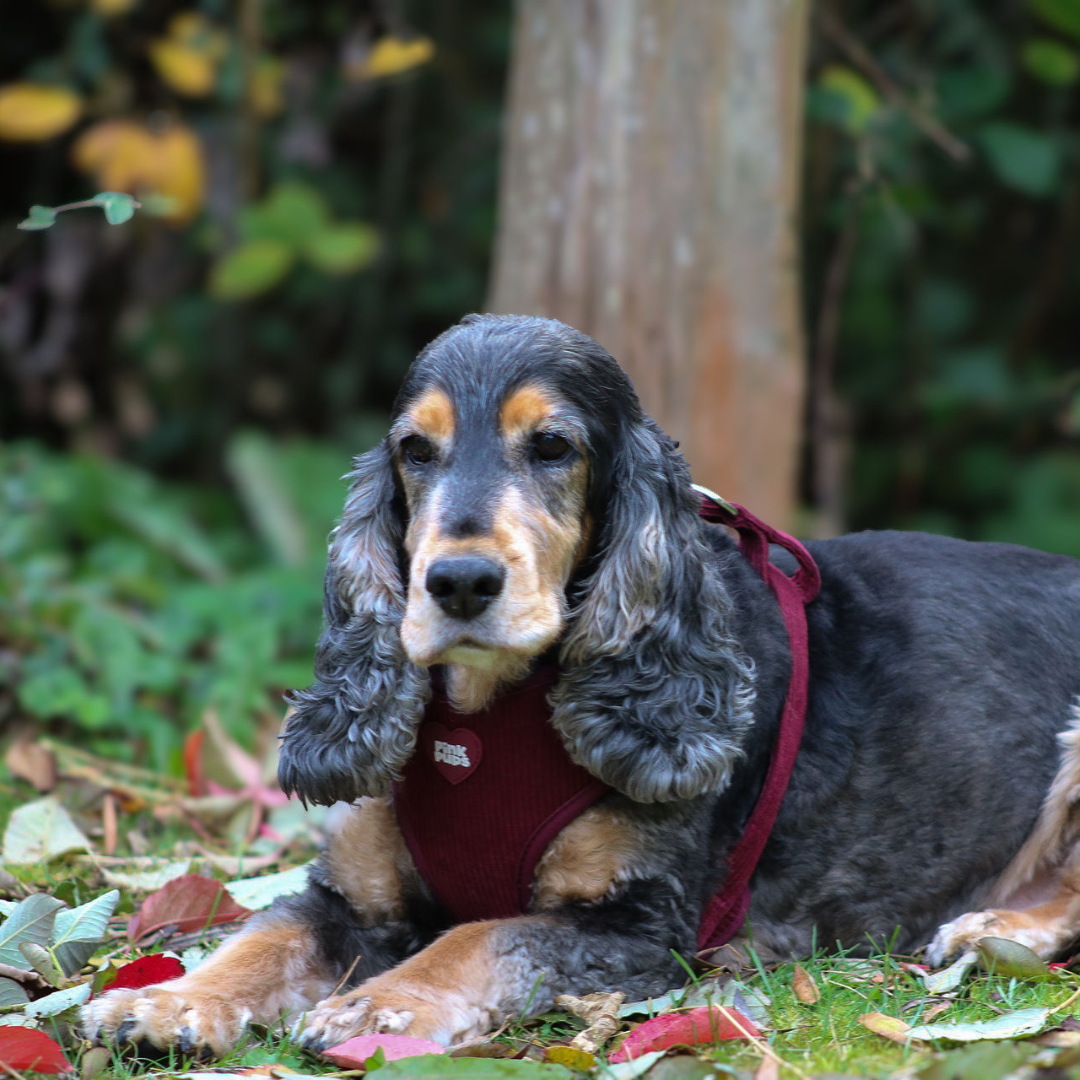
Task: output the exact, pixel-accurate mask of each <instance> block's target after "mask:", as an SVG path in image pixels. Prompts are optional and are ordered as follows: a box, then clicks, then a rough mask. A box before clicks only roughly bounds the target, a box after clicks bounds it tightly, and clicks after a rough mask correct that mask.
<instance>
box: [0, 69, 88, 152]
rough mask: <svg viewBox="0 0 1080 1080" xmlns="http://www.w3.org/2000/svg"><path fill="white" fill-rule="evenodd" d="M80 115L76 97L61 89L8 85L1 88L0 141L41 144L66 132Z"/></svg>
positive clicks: (27, 83) (80, 107) (19, 84)
mask: <svg viewBox="0 0 1080 1080" xmlns="http://www.w3.org/2000/svg"><path fill="white" fill-rule="evenodd" d="M81 112H82V101H81V100H80V98H79V96H78V95H77V94H74V93H72V91H70V90H65V89H64V88H63V87H62V86H42V85H40V84H38V83H30V82H19V83H8V84H7V85H6V86H2V87H0V139H8V140H10V141H12V142H40V141H43V140H44V139H51V138H53V137H54V136H56V135H60V134H62V133H63V132H65V131H67V129H68V128H69V127H71V125H72V124H74V123H75V121H76V120H78V119H79V114H80V113H81Z"/></svg>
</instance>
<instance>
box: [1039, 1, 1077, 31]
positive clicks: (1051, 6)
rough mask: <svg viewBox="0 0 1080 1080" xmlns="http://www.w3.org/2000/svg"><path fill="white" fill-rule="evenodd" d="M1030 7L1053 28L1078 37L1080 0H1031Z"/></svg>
mask: <svg viewBox="0 0 1080 1080" xmlns="http://www.w3.org/2000/svg"><path fill="white" fill-rule="evenodd" d="M1031 9H1032V11H1034V12H1035V14H1036V15H1038V16H1040V17H1041V18H1042V19H1043V21H1044V22H1046V23H1048V24H1049V25H1050V26H1052V27H1053V28H1054V29H1055V30H1062V31H1064V32H1065V33H1066V34H1072V36H1073V37H1075V38H1080V0H1031Z"/></svg>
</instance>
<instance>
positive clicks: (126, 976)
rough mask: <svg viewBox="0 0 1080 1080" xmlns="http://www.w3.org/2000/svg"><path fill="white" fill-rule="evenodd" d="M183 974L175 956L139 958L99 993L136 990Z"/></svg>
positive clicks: (182, 968)
mask: <svg viewBox="0 0 1080 1080" xmlns="http://www.w3.org/2000/svg"><path fill="white" fill-rule="evenodd" d="M183 974H184V965H183V964H182V963H180V961H179V960H177V959H176V957H175V956H162V955H161V953H157V954H156V955H154V956H140V957H139V959H138V960H132V961H131V963H130V964H124V966H123V967H122V968H120V970H119V971H117V973H116V974H115V975H114V976H113V977H112V978H111V979H110V980H109V981H108V982H107V983H106V984H105V985H104V986H103V987H102V988H101V990H100V991H99V993H102V994H107V993H108V992H109V991H110V990H138V989H140V988H141V987H143V986H154V985H155V984H156V983H163V982H168V981H169V980H170V979H179V978H180V976H181V975H183Z"/></svg>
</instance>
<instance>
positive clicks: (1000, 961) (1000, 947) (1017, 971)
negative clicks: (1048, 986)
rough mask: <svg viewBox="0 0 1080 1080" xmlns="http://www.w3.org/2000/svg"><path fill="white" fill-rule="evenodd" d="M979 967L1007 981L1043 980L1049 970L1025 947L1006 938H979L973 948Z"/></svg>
mask: <svg viewBox="0 0 1080 1080" xmlns="http://www.w3.org/2000/svg"><path fill="white" fill-rule="evenodd" d="M975 948H976V951H977V953H978V957H979V966H980V967H982V968H983V969H984V970H986V971H990V972H993V974H995V975H1004V976H1005V978H1007V979H1044V978H1046V977H1047V976H1048V975H1049V974H1050V969H1049V968H1048V967H1047V966H1046V964H1045V963H1044V962H1043V961H1042V960H1040V959H1039V957H1038V956H1036V955H1035V953H1033V952H1032V951H1031V949H1029V948H1028V947H1027V946H1026V945H1021V944H1020V942H1019V941H1010V940H1009V939H1008V938H1000V937H984V938H979V941H978V943H977V944H976V946H975Z"/></svg>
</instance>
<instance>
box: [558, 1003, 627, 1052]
mask: <svg viewBox="0 0 1080 1080" xmlns="http://www.w3.org/2000/svg"><path fill="white" fill-rule="evenodd" d="M625 1000H626V995H625V994H587V995H586V996H585V997H583V998H577V997H574V996H573V995H571V994H560V995H559V996H558V997H557V998H556V999H555V1004H556V1005H557V1006H558V1007H559V1008H560V1009H566V1011H567V1012H570V1013H573V1014H574V1016H578V1017H580V1018H581V1019H582V1020H584V1021H585V1023H586V1024H588V1025H589V1026H588V1027H587V1028H586V1029H585V1030H584V1031H579V1032H578V1033H577V1035H575V1036H574V1038H573V1039H571V1041H570V1045H571V1046H572V1047H573V1048H574V1049H575V1050H582V1051H584V1052H585V1053H586V1054H596V1053H597V1052H598V1051H599V1049H600V1047H601V1045H603V1044H604V1043H605V1042H607V1041H608V1039H610V1038H611V1037H612V1035H614V1034H615V1032H617V1031H618V1030H619V1028H620V1027H622V1021H621V1020H620V1019H619V1006H620V1005H622V1003H623V1002H624V1001H625Z"/></svg>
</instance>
